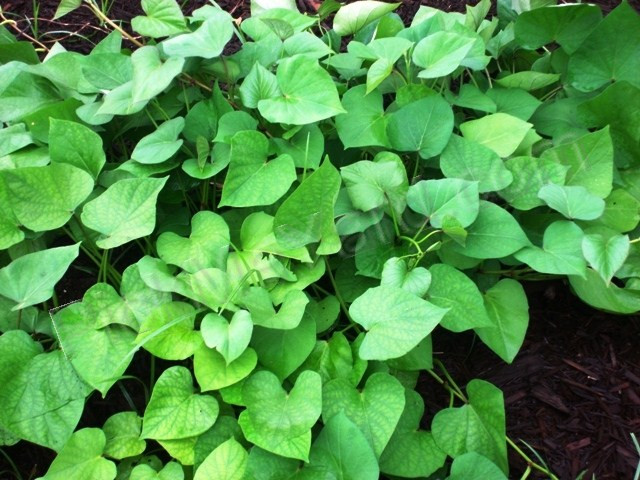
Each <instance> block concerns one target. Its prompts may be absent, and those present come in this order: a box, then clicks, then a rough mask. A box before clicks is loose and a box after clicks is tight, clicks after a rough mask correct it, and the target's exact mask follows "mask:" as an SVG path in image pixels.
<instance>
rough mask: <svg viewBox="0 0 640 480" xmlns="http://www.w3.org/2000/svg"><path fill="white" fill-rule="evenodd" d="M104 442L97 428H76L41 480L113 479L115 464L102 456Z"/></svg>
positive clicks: (100, 431)
mask: <svg viewBox="0 0 640 480" xmlns="http://www.w3.org/2000/svg"><path fill="white" fill-rule="evenodd" d="M105 444H106V438H105V435H104V433H103V432H102V430H100V429H99V428H83V429H82V430H78V431H77V432H75V433H74V434H73V436H72V437H71V438H70V439H69V441H68V442H67V443H66V444H65V446H64V448H63V449H62V450H61V451H60V453H59V454H58V456H57V457H56V458H55V460H54V461H53V463H52V464H51V466H50V467H49V470H47V473H46V474H45V476H44V477H42V480H68V479H71V478H90V479H91V480H113V479H114V478H116V473H117V471H116V466H115V464H114V463H113V462H111V461H110V460H107V459H106V458H103V457H102V453H103V450H104V447H105Z"/></svg>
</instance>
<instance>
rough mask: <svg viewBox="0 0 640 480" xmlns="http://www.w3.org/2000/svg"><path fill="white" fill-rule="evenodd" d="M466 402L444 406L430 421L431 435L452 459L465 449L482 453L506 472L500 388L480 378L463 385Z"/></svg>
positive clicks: (502, 401)
mask: <svg viewBox="0 0 640 480" xmlns="http://www.w3.org/2000/svg"><path fill="white" fill-rule="evenodd" d="M467 393H468V395H469V403H468V404H466V405H464V406H462V407H458V408H445V409H444V410H440V411H439V412H438V413H436V416H435V417H434V418H433V422H432V424H431V428H432V432H433V437H434V438H435V440H436V443H437V444H438V447H440V448H441V449H442V450H443V451H445V452H446V453H447V455H450V456H451V457H453V458H454V459H455V458H456V457H459V456H461V455H463V454H465V453H467V452H477V453H479V454H481V455H484V456H485V457H487V458H488V459H490V460H491V461H492V462H494V463H495V464H496V465H498V466H499V467H500V469H501V470H502V471H503V472H505V473H507V472H508V464H507V443H506V440H505V437H506V433H505V413H504V399H503V396H502V391H501V390H500V389H498V388H497V387H494V386H493V385H491V384H490V383H488V382H485V381H483V380H472V381H471V382H469V384H468V385H467Z"/></svg>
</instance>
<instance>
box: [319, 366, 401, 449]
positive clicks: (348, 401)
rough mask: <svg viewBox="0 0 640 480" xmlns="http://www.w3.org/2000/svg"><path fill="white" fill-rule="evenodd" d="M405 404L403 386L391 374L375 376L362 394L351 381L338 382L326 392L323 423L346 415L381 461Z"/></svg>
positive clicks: (331, 382)
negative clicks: (342, 414)
mask: <svg viewBox="0 0 640 480" xmlns="http://www.w3.org/2000/svg"><path fill="white" fill-rule="evenodd" d="M404 402H405V398H404V388H403V387H402V384H401V383H400V382H399V381H398V380H396V378H395V377H393V376H391V375H389V374H387V373H375V374H373V375H371V376H370V377H369V378H368V379H367V383H366V384H365V386H364V388H363V390H362V392H359V391H358V390H357V389H356V388H355V387H354V386H353V385H352V384H351V383H350V382H349V381H348V380H346V379H342V378H338V379H336V380H332V381H330V382H328V383H327V384H326V385H325V386H324V387H323V389H322V419H323V421H324V422H325V424H326V423H327V421H329V420H330V419H331V418H333V417H334V416H335V415H337V414H338V413H340V412H344V414H345V415H346V417H347V418H348V419H349V420H351V421H352V422H353V423H354V424H355V425H356V426H357V427H358V428H359V429H360V431H361V432H362V433H363V434H364V437H365V438H366V440H367V442H368V443H369V445H370V446H371V448H372V449H373V451H374V452H375V455H376V457H380V455H381V454H382V451H383V450H384V448H385V447H386V445H387V443H389V439H390V438H391V435H392V434H393V432H394V430H395V428H396V425H397V424H398V421H399V420H400V416H401V415H402V411H403V409H404V405H405V403H404Z"/></svg>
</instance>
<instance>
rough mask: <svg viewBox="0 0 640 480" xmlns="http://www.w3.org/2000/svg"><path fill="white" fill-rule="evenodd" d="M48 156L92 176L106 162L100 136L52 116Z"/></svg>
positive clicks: (96, 176)
mask: <svg viewBox="0 0 640 480" xmlns="http://www.w3.org/2000/svg"><path fill="white" fill-rule="evenodd" d="M49 156H50V157H51V162H52V163H68V164H69V165H73V166H74V167H78V168H80V169H82V170H84V171H85V172H87V173H90V174H91V176H92V177H93V178H94V180H95V179H96V178H98V174H99V173H100V171H101V170H102V167H103V166H104V164H105V162H106V158H105V154H104V151H103V150H102V138H100V136H99V135H98V134H97V133H94V132H93V131H91V130H90V129H89V128H87V127H85V126H84V125H81V124H79V123H76V122H69V121H67V120H57V119H55V118H52V119H51V121H50V128H49Z"/></svg>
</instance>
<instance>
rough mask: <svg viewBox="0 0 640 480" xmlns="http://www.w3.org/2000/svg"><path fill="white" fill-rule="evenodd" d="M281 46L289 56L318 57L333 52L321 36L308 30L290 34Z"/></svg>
mask: <svg viewBox="0 0 640 480" xmlns="http://www.w3.org/2000/svg"><path fill="white" fill-rule="evenodd" d="M296 9H297V7H296ZM283 46H284V51H285V53H286V54H287V55H288V56H290V57H293V56H294V55H306V56H308V57H312V58H316V59H320V58H322V57H326V56H327V55H330V54H332V53H334V52H333V50H331V48H330V47H329V46H328V45H327V44H326V43H324V42H323V41H322V39H321V38H319V37H317V36H315V35H314V34H313V33H310V32H299V33H296V34H295V35H292V36H290V37H289V38H287V39H286V40H285V41H284V43H283Z"/></svg>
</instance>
